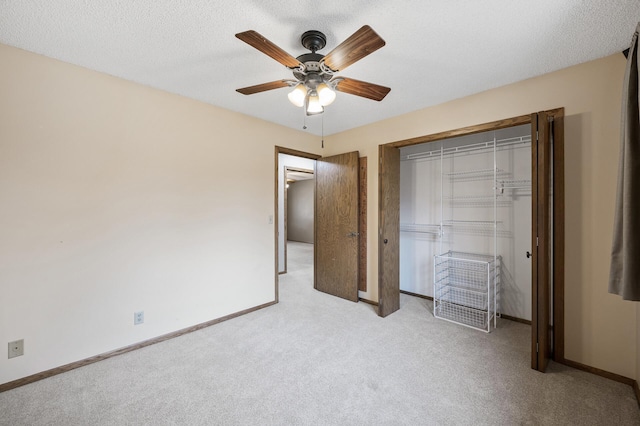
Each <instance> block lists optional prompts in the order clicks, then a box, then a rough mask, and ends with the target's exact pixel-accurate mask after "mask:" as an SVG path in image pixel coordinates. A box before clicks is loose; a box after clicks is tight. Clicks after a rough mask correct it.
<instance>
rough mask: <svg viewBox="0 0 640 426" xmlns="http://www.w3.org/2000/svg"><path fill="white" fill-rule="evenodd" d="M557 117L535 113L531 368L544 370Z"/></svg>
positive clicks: (548, 331)
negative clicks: (554, 139)
mask: <svg viewBox="0 0 640 426" xmlns="http://www.w3.org/2000/svg"><path fill="white" fill-rule="evenodd" d="M552 120H553V117H552V116H551V115H548V114H547V113H545V112H539V113H537V114H532V116H531V161H532V168H531V169H532V175H533V176H532V180H531V188H532V197H531V205H532V211H531V219H532V220H531V225H532V235H531V237H532V238H531V242H532V245H533V247H532V251H531V253H532V254H533V257H532V261H533V263H532V268H531V273H532V277H531V278H532V279H531V285H532V310H531V368H533V369H534V370H538V371H542V372H544V371H545V369H546V368H547V364H548V362H549V359H551V352H552V344H551V337H552V330H551V289H552V277H553V274H552V271H553V268H552V263H551V262H552V259H553V256H552V252H551V250H552V247H553V234H552V232H553V226H552V218H553V208H554V206H553V198H552V192H551V188H552V185H553V180H552V167H553V147H552V143H551V142H552V135H551V130H552V124H551V123H552Z"/></svg>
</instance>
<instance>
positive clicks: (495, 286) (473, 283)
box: [433, 251, 501, 333]
mask: <svg viewBox="0 0 640 426" xmlns="http://www.w3.org/2000/svg"><path fill="white" fill-rule="evenodd" d="M500 263H501V258H500V256H496V257H494V256H491V255H483V254H475V253H463V252H455V251H449V252H446V253H444V254H440V255H435V256H434V262H433V269H434V270H433V315H434V316H435V317H436V318H441V319H445V320H448V321H453V322H456V323H459V324H462V325H466V326H468V327H472V328H476V329H479V330H482V331H485V332H487V333H488V332H490V331H491V320H493V327H494V328H495V326H496V317H497V316H499V312H500Z"/></svg>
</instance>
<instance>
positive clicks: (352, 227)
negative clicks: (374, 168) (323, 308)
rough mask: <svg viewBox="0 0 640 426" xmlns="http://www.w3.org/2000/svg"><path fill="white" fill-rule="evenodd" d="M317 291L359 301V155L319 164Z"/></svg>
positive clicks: (317, 170) (329, 159)
mask: <svg viewBox="0 0 640 426" xmlns="http://www.w3.org/2000/svg"><path fill="white" fill-rule="evenodd" d="M315 223H316V229H315V250H314V253H315V267H314V287H315V288H316V290H319V291H322V292H324V293H329V294H332V295H334V296H338V297H342V298H344V299H348V300H351V301H354V302H357V301H358V245H359V243H358V235H359V233H358V152H357V151H356V152H349V153H346V154H340V155H334V156H332V157H324V158H320V159H318V160H317V161H316V219H315Z"/></svg>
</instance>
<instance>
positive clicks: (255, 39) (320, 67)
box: [236, 25, 391, 115]
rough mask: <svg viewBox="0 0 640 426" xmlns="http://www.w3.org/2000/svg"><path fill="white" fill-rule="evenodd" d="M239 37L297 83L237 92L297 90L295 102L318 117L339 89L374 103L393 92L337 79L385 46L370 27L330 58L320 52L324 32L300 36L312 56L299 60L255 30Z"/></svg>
mask: <svg viewBox="0 0 640 426" xmlns="http://www.w3.org/2000/svg"><path fill="white" fill-rule="evenodd" d="M236 37H237V38H239V39H240V40H242V41H244V42H245V43H247V44H249V45H250V46H252V47H254V48H256V49H258V50H259V51H261V52H262V53H264V54H265V55H268V56H270V57H272V58H273V59H275V60H276V61H278V62H280V63H281V64H282V65H284V66H286V67H287V68H289V69H290V70H291V71H293V76H294V77H295V80H292V79H289V80H286V79H285V80H276V81H272V82H269V83H263V84H258V85H255V86H249V87H243V88H242V89H237V92H240V93H242V94H243V95H252V94H254V93H260V92H265V91H267V90H273V89H279V88H282V87H294V89H293V91H292V92H291V93H289V100H290V101H291V103H293V104H294V105H296V106H298V107H304V108H305V112H306V114H307V115H314V114H322V113H323V112H324V107H325V106H327V105H329V104H331V102H333V101H334V99H335V97H336V93H335V90H337V91H339V92H343V93H349V94H351V95H356V96H362V97H364V98H368V99H372V100H374V101H381V100H382V99H384V97H385V96H386V95H387V93H389V92H390V91H391V89H390V88H388V87H384V86H379V85H377V84H373V83H367V82H365V81H360V80H355V79H352V78H346V77H337V76H335V73H337V72H338V71H342V70H344V69H345V68H347V67H348V66H349V65H351V64H353V63H355V62H356V61H359V60H360V59H362V58H364V57H365V56H367V55H369V54H370V53H373V52H375V51H376V50H378V49H380V48H381V47H382V46H384V45H385V42H384V40H383V39H382V38H380V36H379V35H378V34H376V32H375V31H373V30H372V29H371V27H369V26H368V25H365V26H363V27H362V28H360V29H359V30H358V31H356V32H355V33H353V34H352V35H351V36H350V37H349V38H347V39H346V40H345V41H343V42H342V43H340V44H339V45H338V46H337V47H336V48H334V49H333V50H332V51H331V52H329V53H327V54H326V55H321V54H319V53H316V52H317V51H318V50H321V49H322V48H324V46H325V45H326V43H327V38H326V37H325V35H324V34H323V33H321V32H320V31H315V30H312V31H306V32H305V33H304V34H302V37H300V42H301V43H302V46H304V47H305V48H306V49H308V50H310V51H311V53H304V54H302V55H300V56H298V57H297V58H294V57H293V56H291V55H289V54H288V53H287V52H285V51H284V50H282V49H281V48H280V47H278V46H276V45H275V44H273V43H272V42H270V41H269V40H267V39H266V38H264V37H263V36H262V35H260V34H258V33H257V32H255V31H245V32H242V33H238V34H236Z"/></svg>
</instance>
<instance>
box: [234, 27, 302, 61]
mask: <svg viewBox="0 0 640 426" xmlns="http://www.w3.org/2000/svg"><path fill="white" fill-rule="evenodd" d="M236 37H237V38H239V39H240V40H242V41H244V42H245V43H247V44H248V45H250V46H253V47H255V48H256V49H258V50H259V51H261V52H262V53H264V54H265V55H268V56H271V57H272V58H273V59H275V60H276V61H278V62H280V63H281V64H282V65H284V66H285V67H289V68H297V67H299V66H300V65H302V64H301V63H300V61H298V60H297V59H296V58H294V57H293V56H291V55H289V54H288V53H287V52H285V51H284V50H282V49H281V48H279V47H278V46H276V45H275V44H273V43H272V42H270V41H269V40H267V39H266V38H264V37H263V36H262V35H260V34H258V33H257V32H255V31H253V30H250V31H245V32H243V33H238V34H236Z"/></svg>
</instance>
